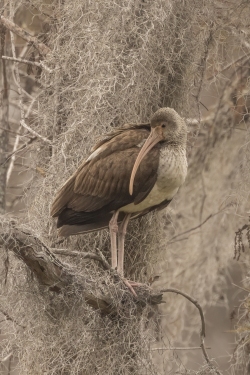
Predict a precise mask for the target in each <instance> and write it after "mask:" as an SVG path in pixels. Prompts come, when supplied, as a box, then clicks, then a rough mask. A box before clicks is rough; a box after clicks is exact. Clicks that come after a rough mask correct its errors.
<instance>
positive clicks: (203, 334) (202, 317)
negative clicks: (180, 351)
mask: <svg viewBox="0 0 250 375" xmlns="http://www.w3.org/2000/svg"><path fill="white" fill-rule="evenodd" d="M160 292H161V293H176V294H180V295H181V296H183V297H185V298H186V299H187V300H188V301H190V302H191V303H192V304H193V305H194V306H195V307H196V308H197V309H198V311H199V314H200V318H201V330H200V339H201V345H200V347H201V350H202V353H203V355H204V358H205V360H206V362H207V364H208V366H209V367H210V368H211V369H212V370H213V371H215V373H216V374H217V375H222V374H221V372H220V371H219V370H217V369H216V368H215V367H214V365H213V364H212V362H211V360H210V359H209V357H208V354H207V352H206V348H205V344H204V341H205V336H206V325H205V319H204V314H203V310H202V307H201V305H200V304H199V303H198V301H196V300H195V299H193V298H192V297H191V296H189V295H188V294H186V293H184V292H181V291H180V290H178V289H173V288H168V289H162V290H161V291H160Z"/></svg>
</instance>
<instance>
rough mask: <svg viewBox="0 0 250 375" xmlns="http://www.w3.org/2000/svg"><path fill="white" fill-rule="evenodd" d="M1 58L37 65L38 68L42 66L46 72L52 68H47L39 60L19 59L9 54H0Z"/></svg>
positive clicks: (50, 71)
mask: <svg viewBox="0 0 250 375" xmlns="http://www.w3.org/2000/svg"><path fill="white" fill-rule="evenodd" d="M2 59H4V60H9V61H15V62H19V63H22V64H28V65H33V66H37V67H38V68H43V69H44V70H47V72H49V73H52V72H53V70H52V69H50V68H48V67H47V66H46V65H45V64H44V63H43V62H42V61H40V62H37V61H30V60H24V59H20V58H14V57H10V56H2Z"/></svg>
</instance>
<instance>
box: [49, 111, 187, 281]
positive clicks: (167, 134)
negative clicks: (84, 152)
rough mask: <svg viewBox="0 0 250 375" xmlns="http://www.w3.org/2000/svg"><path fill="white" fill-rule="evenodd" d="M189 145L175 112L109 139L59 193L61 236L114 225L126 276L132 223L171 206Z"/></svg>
mask: <svg viewBox="0 0 250 375" xmlns="http://www.w3.org/2000/svg"><path fill="white" fill-rule="evenodd" d="M186 140H187V127H186V124H185V121H184V120H183V119H182V118H181V117H180V116H179V115H178V113H177V112H176V111H175V110H174V109H172V108H161V109H159V110H158V111H157V112H155V114H154V115H153V116H152V118H151V122H150V123H148V124H137V125H125V126H124V127H122V128H119V129H115V130H114V132H113V133H110V134H107V135H106V138H105V139H104V140H102V141H101V142H99V143H97V144H96V146H94V148H93V152H92V153H91V154H90V156H89V157H88V159H87V160H85V161H83V163H82V164H81V165H80V166H79V168H78V169H77V170H76V172H75V173H74V174H73V175H72V177H70V178H69V179H68V180H67V181H66V182H65V184H64V185H63V186H62V188H61V189H60V190H59V191H58V193H57V196H56V198H55V201H54V202H53V204H52V209H51V215H52V216H53V217H58V221H57V227H58V228H60V229H59V235H60V236H65V237H67V236H71V235H75V234H80V233H86V232H90V231H96V230H100V229H102V228H105V227H108V226H109V228H110V237H111V259H112V261H111V265H112V268H114V269H115V268H117V272H118V273H120V274H121V275H123V259H124V238H125V233H126V228H127V225H128V222H129V219H133V218H136V217H139V216H142V215H145V214H147V213H148V212H150V211H152V210H155V209H157V210H158V209H162V208H164V207H166V206H167V205H168V204H169V203H170V201H171V200H172V198H173V196H174V195H175V194H176V193H177V191H178V189H179V187H180V186H181V185H182V184H183V182H184V180H185V177H186V174H187V159H186ZM117 234H118V243H117V238H116V237H117ZM117 246H118V251H117Z"/></svg>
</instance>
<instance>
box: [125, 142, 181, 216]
mask: <svg viewBox="0 0 250 375" xmlns="http://www.w3.org/2000/svg"><path fill="white" fill-rule="evenodd" d="M186 175H187V160H186V155H185V152H184V151H183V152H178V154H175V153H174V152H173V150H172V152H171V153H170V152H169V149H167V150H161V156H160V160H159V167H158V171H157V176H158V177H157V181H156V183H155V185H154V187H153V189H152V190H151V191H150V193H149V194H148V196H147V197H146V198H145V199H144V200H143V201H142V202H141V203H139V204H134V203H130V204H128V205H127V206H124V207H122V208H121V211H123V212H126V213H134V212H140V211H143V210H145V209H147V208H149V207H152V206H155V205H158V204H160V203H161V202H163V201H165V200H171V199H172V198H173V197H174V195H175V194H176V193H177V191H178V190H179V188H180V186H181V185H182V184H183V182H184V181H185V178H186Z"/></svg>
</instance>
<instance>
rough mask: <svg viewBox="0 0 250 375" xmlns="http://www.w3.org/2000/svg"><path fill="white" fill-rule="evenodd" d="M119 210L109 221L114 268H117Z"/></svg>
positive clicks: (112, 265) (112, 264)
mask: <svg viewBox="0 0 250 375" xmlns="http://www.w3.org/2000/svg"><path fill="white" fill-rule="evenodd" d="M118 215H119V211H115V213H114V214H113V216H112V218H111V220H110V222H109V231H110V241H111V267H112V268H113V269H116V268H117V242H116V235H117V232H118V224H117V219H118Z"/></svg>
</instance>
